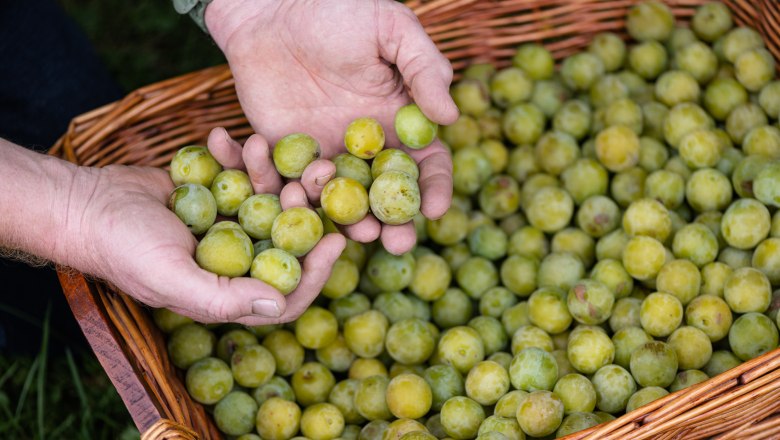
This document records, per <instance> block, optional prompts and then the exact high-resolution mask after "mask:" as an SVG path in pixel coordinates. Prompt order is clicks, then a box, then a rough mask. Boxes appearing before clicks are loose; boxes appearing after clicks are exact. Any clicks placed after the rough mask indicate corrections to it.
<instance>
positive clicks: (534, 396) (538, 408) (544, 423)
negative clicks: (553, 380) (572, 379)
mask: <svg viewBox="0 0 780 440" xmlns="http://www.w3.org/2000/svg"><path fill="white" fill-rule="evenodd" d="M563 415H564V408H563V402H562V401H561V398H560V397H558V396H557V395H556V394H555V393H552V392H550V391H534V392H532V393H529V394H528V395H527V396H525V398H524V399H523V400H522V401H521V402H520V405H519V406H518V407H517V422H518V423H519V424H520V428H521V429H522V430H523V432H525V433H526V434H528V435H531V436H534V437H543V436H546V435H549V434H552V433H553V432H555V431H556V430H557V429H558V427H559V426H560V425H561V422H562V421H563Z"/></svg>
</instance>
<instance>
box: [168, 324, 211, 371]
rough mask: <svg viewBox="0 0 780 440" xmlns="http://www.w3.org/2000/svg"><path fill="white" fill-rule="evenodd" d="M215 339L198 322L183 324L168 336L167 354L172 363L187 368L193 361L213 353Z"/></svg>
mask: <svg viewBox="0 0 780 440" xmlns="http://www.w3.org/2000/svg"><path fill="white" fill-rule="evenodd" d="M216 343H217V339H216V337H215V336H214V333H212V332H210V331H209V330H208V329H207V328H205V327H204V326H202V325H200V324H194V323H190V324H184V325H182V326H180V327H179V328H177V329H176V330H174V332H173V333H171V335H170V337H169V338H168V355H169V356H170V358H171V362H173V365H175V366H177V367H179V368H182V369H187V368H189V367H190V366H191V365H192V364H194V363H195V362H197V361H199V360H201V359H204V358H206V357H209V356H211V355H212V354H213V353H214V348H215V346H216Z"/></svg>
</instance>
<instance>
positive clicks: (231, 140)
mask: <svg viewBox="0 0 780 440" xmlns="http://www.w3.org/2000/svg"><path fill="white" fill-rule="evenodd" d="M222 136H224V137H225V140H226V141H227V143H228V144H232V143H233V138H231V137H230V133H228V131H227V129H225V128H222Z"/></svg>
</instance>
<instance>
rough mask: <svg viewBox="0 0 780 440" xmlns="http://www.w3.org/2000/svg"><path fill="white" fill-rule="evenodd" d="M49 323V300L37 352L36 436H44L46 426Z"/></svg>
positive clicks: (42, 437)
mask: <svg viewBox="0 0 780 440" xmlns="http://www.w3.org/2000/svg"><path fill="white" fill-rule="evenodd" d="M50 324H51V301H49V303H48V305H46V315H45V316H44V318H43V341H41V352H40V353H39V354H38V356H40V359H41V363H40V366H39V368H38V390H37V391H38V392H37V397H38V402H37V403H38V404H37V405H36V406H37V414H36V415H37V420H38V438H41V439H44V438H46V427H45V426H44V423H43V416H44V412H45V399H44V398H45V397H46V393H45V392H44V390H45V385H46V362H47V361H48V352H49V331H50Z"/></svg>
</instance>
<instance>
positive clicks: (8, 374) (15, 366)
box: [0, 361, 19, 388]
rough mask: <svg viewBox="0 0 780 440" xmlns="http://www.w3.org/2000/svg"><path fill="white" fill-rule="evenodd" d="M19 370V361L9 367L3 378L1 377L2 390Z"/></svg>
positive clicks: (0, 385)
mask: <svg viewBox="0 0 780 440" xmlns="http://www.w3.org/2000/svg"><path fill="white" fill-rule="evenodd" d="M18 369H19V361H14V363H13V364H11V366H10V367H8V369H7V370H5V373H3V376H2V377H0V388H3V385H4V384H5V382H6V381H7V380H8V379H10V378H11V376H12V375H13V374H14V373H16V370H18Z"/></svg>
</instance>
